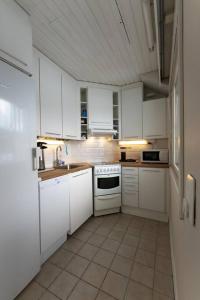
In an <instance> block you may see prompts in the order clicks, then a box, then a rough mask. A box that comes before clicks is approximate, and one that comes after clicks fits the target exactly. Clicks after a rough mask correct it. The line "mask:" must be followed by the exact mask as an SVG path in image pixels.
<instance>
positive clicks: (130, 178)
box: [122, 175, 138, 184]
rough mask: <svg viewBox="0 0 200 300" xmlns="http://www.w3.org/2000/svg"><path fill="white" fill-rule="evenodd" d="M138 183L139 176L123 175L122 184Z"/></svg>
mask: <svg viewBox="0 0 200 300" xmlns="http://www.w3.org/2000/svg"><path fill="white" fill-rule="evenodd" d="M123 182H124V183H126V182H127V183H133V184H134V183H138V176H137V175H134V176H130V175H122V183H123Z"/></svg>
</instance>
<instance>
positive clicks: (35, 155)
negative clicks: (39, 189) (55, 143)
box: [32, 148, 38, 171]
mask: <svg viewBox="0 0 200 300" xmlns="http://www.w3.org/2000/svg"><path fill="white" fill-rule="evenodd" d="M32 162H33V171H36V170H37V169H38V165H37V148H32Z"/></svg>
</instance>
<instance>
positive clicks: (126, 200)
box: [122, 189, 138, 207]
mask: <svg viewBox="0 0 200 300" xmlns="http://www.w3.org/2000/svg"><path fill="white" fill-rule="evenodd" d="M122 193H123V194H122V204H123V205H124V206H130V207H138V191H132V190H131V191H129V190H127V189H126V190H122Z"/></svg>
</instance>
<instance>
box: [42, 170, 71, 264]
mask: <svg viewBox="0 0 200 300" xmlns="http://www.w3.org/2000/svg"><path fill="white" fill-rule="evenodd" d="M39 193H40V239H41V262H42V263H43V262H45V261H46V260H47V259H48V257H49V256H51V255H52V254H53V253H54V252H55V251H56V250H57V249H58V248H59V247H60V246H61V245H62V244H63V243H64V242H65V240H66V239H67V232H68V230H69V178H68V176H67V175H66V176H61V177H57V178H54V179H49V180H45V181H41V182H40V183H39Z"/></svg>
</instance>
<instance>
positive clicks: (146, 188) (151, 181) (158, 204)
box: [139, 168, 166, 213]
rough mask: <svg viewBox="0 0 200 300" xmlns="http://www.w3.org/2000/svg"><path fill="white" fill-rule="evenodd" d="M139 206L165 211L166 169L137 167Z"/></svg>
mask: <svg viewBox="0 0 200 300" xmlns="http://www.w3.org/2000/svg"><path fill="white" fill-rule="evenodd" d="M139 207H140V208H143V209H149V210H153V211H157V212H161V213H165V212H166V169H164V168H139Z"/></svg>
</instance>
